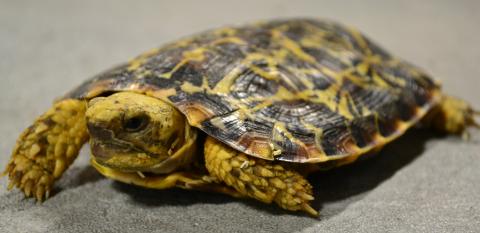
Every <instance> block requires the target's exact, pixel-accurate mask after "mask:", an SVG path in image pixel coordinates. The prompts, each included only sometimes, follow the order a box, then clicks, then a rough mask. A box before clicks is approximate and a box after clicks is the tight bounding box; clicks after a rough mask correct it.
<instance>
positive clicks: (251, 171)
mask: <svg viewBox="0 0 480 233" xmlns="http://www.w3.org/2000/svg"><path fill="white" fill-rule="evenodd" d="M205 165H206V167H207V170H208V171H209V172H210V174H211V175H212V176H214V177H217V178H218V179H220V180H222V181H223V182H225V183H226V184H227V185H228V186H231V187H233V188H235V189H236V190H237V191H238V192H239V193H241V194H243V195H245V196H248V197H251V198H255V199H257V200H259V201H262V202H264V203H272V202H275V203H277V205H279V206H280V207H282V208H283V209H287V210H291V211H298V210H301V211H304V212H307V213H308V214H310V215H312V216H318V212H317V211H316V210H314V209H313V208H312V207H311V206H310V204H309V203H310V202H311V201H312V200H313V199H314V198H313V196H312V195H313V194H312V186H311V185H310V183H309V182H308V181H307V180H306V179H305V178H304V177H303V176H301V175H300V174H299V173H298V172H296V171H294V170H291V169H288V168H286V167H284V166H282V165H280V164H274V163H273V162H269V161H266V160H262V159H256V158H253V157H251V156H247V155H246V154H244V153H241V152H238V151H236V150H234V149H232V148H230V147H228V146H226V145H224V144H223V143H221V142H219V141H217V140H215V139H213V138H212V137H208V138H207V140H206V142H205Z"/></svg>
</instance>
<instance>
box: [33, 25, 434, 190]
mask: <svg viewBox="0 0 480 233" xmlns="http://www.w3.org/2000/svg"><path fill="white" fill-rule="evenodd" d="M438 90H439V84H438V83H436V82H435V81H434V80H432V79H430V77H429V76H428V75H427V74H426V73H425V72H423V71H422V70H421V69H419V68H417V67H415V66H413V65H411V64H408V63H407V62H405V61H403V60H401V59H399V58H396V57H394V56H392V55H390V54H389V53H388V52H386V51H385V50H384V49H383V48H381V47H380V46H378V45H377V44H375V43H374V42H372V40H370V39H368V38H367V37H365V36H364V35H362V34H361V33H360V32H359V31H357V30H356V29H353V28H350V27H346V26H343V25H340V24H336V23H333V22H330V21H327V20H315V19H289V20H273V21H265V22H262V23H257V24H250V25H246V26H240V27H225V28H220V29H216V30H211V31H207V32H204V33H200V34H197V35H194V36H192V37H189V38H186V39H182V40H180V41H177V42H174V43H171V44H168V45H166V46H164V47H161V48H159V49H155V50H151V51H149V52H147V53H145V54H143V55H140V56H138V57H137V58H135V59H133V60H132V61H130V63H129V64H126V65H121V66H118V67H116V68H114V69H112V70H110V71H108V72H106V73H103V74H101V75H99V76H97V77H94V78H93V79H91V80H89V81H87V82H86V83H84V84H83V85H81V86H80V87H78V88H77V89H75V90H73V91H72V92H70V93H69V94H68V95H67V96H66V98H78V99H85V98H86V99H90V98H92V97H95V96H99V95H106V94H108V93H111V92H116V91H136V92H140V93H145V94H147V95H151V96H154V97H157V98H159V99H161V100H164V101H167V102H168V103H171V104H172V105H174V106H176V107H177V108H178V109H179V110H180V111H181V112H182V113H183V114H185V116H186V117H187V119H188V121H189V123H190V124H191V125H193V126H195V127H198V128H200V129H201V130H203V131H204V132H205V133H206V134H208V135H211V136H212V137H214V138H216V139H218V140H219V141H222V142H223V143H225V144H227V145H229V146H230V147H232V148H234V149H236V150H238V151H240V152H244V153H246V154H249V155H252V156H256V157H259V158H263V159H269V160H273V159H274V160H282V161H288V162H300V163H307V162H309V163H315V162H325V161H328V160H334V159H342V158H346V157H348V156H351V158H352V159H356V158H357V157H358V156H359V155H361V154H364V153H366V152H369V151H372V150H375V149H377V148H380V147H381V146H383V145H384V144H385V143H387V142H389V141H391V140H393V139H395V138H396V137H398V136H399V135H401V134H402V133H403V132H404V131H405V130H406V129H408V128H409V127H410V126H412V125H413V124H415V123H416V122H417V121H418V120H419V119H420V118H421V117H422V116H423V115H424V114H425V113H426V112H427V111H428V110H429V109H430V108H431V106H433V105H434V104H435V102H436V101H438V94H437V93H438V92H439V91H438ZM29 153H30V154H32V155H34V154H35V153H38V152H37V151H36V149H35V147H32V149H31V151H30V152H29ZM245 188H246V189H248V187H245Z"/></svg>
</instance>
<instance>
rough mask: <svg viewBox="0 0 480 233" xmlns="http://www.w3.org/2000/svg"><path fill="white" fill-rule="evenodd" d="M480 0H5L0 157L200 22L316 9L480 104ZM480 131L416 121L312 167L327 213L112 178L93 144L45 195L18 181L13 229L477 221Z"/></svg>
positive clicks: (9, 228)
mask: <svg viewBox="0 0 480 233" xmlns="http://www.w3.org/2000/svg"><path fill="white" fill-rule="evenodd" d="M479 12H480V4H479V2H478V1H477V2H476V1H398V2H390V3H387V1H352V2H347V1H331V2H324V1H260V0H256V1H248V0H240V1H229V2H228V3H227V1H191V2H186V1H172V2H162V1H155V2H154V1H141V2H140V1H137V2H134V1H131V2H127V1H116V0H115V1H113V0H112V1H95V0H91V1H61V0H59V1H31V2H23V1H1V2H0V80H1V84H0V117H1V118H0V119H1V121H0V152H1V153H0V167H1V168H2V169H3V167H5V164H6V162H7V160H8V158H9V156H10V152H11V149H12V147H13V145H14V143H15V140H16V137H17V136H18V134H19V133H20V132H21V131H22V130H23V129H24V128H25V127H26V126H28V125H29V124H30V123H31V122H32V120H33V119H34V118H35V117H36V116H37V115H39V114H41V113H42V112H43V111H44V110H46V109H47V108H48V107H49V106H50V103H51V101H52V100H53V99H54V98H55V97H58V96H60V95H62V94H63V93H65V92H66V91H67V90H69V89H70V88H72V87H74V86H75V85H78V84H79V83H80V82H82V80H84V79H86V78H88V77H90V76H92V75H94V74H96V73H98V72H101V71H102V70H104V69H106V68H109V67H111V66H112V65H115V64H118V63H122V62H124V61H126V60H127V59H129V58H132V57H133V56H135V55H137V54H139V53H140V52H142V51H145V50H148V49H150V48H152V47H156V46H158V45H161V44H162V43H165V42H168V41H171V40H175V39H177V38H179V37H182V36H186V35H189V34H191V33H194V32H198V31H202V30H205V29H209V28H213V27H217V26H220V25H225V24H239V23H244V22H249V21H252V20H254V19H268V18H274V17H290V16H315V17H325V18H330V19H335V20H338V21H341V22H343V23H347V24H350V25H354V26H356V27H358V28H360V29H361V30H362V31H363V32H365V33H366V34H367V35H369V36H370V37H371V38H373V39H374V41H377V42H379V43H380V44H381V45H383V46H384V47H386V48H387V49H388V50H390V51H391V52H392V53H394V54H396V55H398V56H401V57H403V58H405V59H407V60H409V61H411V62H413V63H415V64H417V65H419V66H421V67H423V68H425V69H426V70H428V71H429V72H430V73H431V74H432V75H434V76H435V77H436V78H437V79H439V80H441V81H442V82H443V83H444V86H445V90H446V91H447V92H449V93H451V94H453V95H457V96H461V97H462V98H465V99H466V100H468V101H469V102H471V103H472V104H473V105H474V106H476V107H477V109H478V108H480V79H479V75H480V65H479V61H480V46H479V41H480V30H479V25H478V24H479V23H480V13H479ZM479 149H480V132H479V131H478V130H477V131H475V130H472V140H471V141H469V142H465V141H462V140H461V139H459V138H457V137H453V136H446V137H441V136H438V135H434V134H431V133H429V132H427V131H418V130H417V131H411V132H409V133H408V134H407V135H406V136H405V137H402V138H401V139H400V140H398V141H396V142H395V143H392V144H391V145H389V146H387V147H386V148H385V150H383V152H382V153H381V154H380V156H378V157H376V158H373V159H371V160H368V161H365V162H363V163H359V164H355V165H353V166H350V167H345V168H342V169H339V170H335V171H331V172H327V173H324V174H318V175H315V176H313V177H311V179H310V180H311V181H312V182H313V183H314V186H315V189H316V197H317V201H316V202H315V205H314V206H315V208H318V209H320V210H321V217H320V218H319V219H313V218H309V217H306V216H304V215H293V214H290V213H287V212H284V211H282V210H279V209H278V208H277V207H274V206H267V205H263V204H260V203H257V202H255V201H248V200H247V201H246V200H236V199H232V198H229V197H226V196H222V195H217V194H205V193H199V192H187V191H182V190H167V191H155V190H145V189H141V188H135V187H131V186H128V185H124V184H120V183H116V182H112V181H111V180H107V179H104V178H102V177H101V176H100V175H99V174H98V173H97V172H96V171H95V170H93V169H92V168H91V167H90V166H88V156H89V155H88V154H89V153H88V148H85V149H84V150H83V151H82V153H81V155H80V158H79V159H78V160H77V161H76V162H75V164H74V165H73V167H71V168H70V169H69V170H68V171H67V173H66V174H65V175H64V176H63V178H62V179H61V180H60V181H59V182H58V184H57V186H56V194H55V195H54V196H53V197H52V198H51V199H49V200H48V201H46V202H45V203H43V204H36V203H35V202H34V201H33V200H30V199H28V200H27V199H24V198H23V195H22V194H21V193H19V192H18V191H17V190H15V191H12V192H7V191H6V184H7V182H6V179H5V178H2V179H0V232H134V231H137V230H139V231H156V232H176V231H181V232H193V231H196V232H218V231H223V232H272V231H275V232H297V231H299V232H300V231H303V232H319V231H325V232H339V231H352V232H385V231H388V232H478V231H480V202H479V200H480V181H479V179H480V157H479V156H480V155H479V151H480V150H479Z"/></svg>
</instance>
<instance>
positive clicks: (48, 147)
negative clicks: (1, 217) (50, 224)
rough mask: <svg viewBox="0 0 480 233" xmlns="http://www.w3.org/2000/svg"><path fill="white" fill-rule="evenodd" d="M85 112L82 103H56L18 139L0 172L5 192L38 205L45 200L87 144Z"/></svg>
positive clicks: (68, 100)
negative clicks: (20, 193)
mask: <svg viewBox="0 0 480 233" xmlns="http://www.w3.org/2000/svg"><path fill="white" fill-rule="evenodd" d="M85 111H86V102H85V101H82V100H75V99H66V100H62V101H59V102H57V103H55V104H54V105H53V107H52V108H50V109H49V110H48V111H47V112H46V113H44V114H43V115H41V116H40V117H38V118H37V119H36V120H35V122H34V123H33V125H31V126H30V127H28V128H27V129H26V130H25V131H24V132H23V133H22V134H21V135H20V137H19V138H18V140H17V144H16V146H15V148H14V150H13V153H12V157H11V159H10V162H9V163H8V165H7V167H6V169H5V171H4V172H3V175H7V174H8V177H9V179H10V183H9V185H8V189H9V190H10V189H12V188H13V187H14V186H16V187H18V188H19V189H20V190H22V191H23V192H24V193H25V195H26V196H27V197H30V196H32V195H33V196H34V197H36V198H37V200H39V201H41V200H43V199H44V198H48V197H49V195H50V190H51V189H52V186H53V183H54V182H55V180H57V179H58V178H60V176H61V175H62V174H63V172H64V171H65V169H67V168H68V166H70V164H71V163H72V162H73V161H74V160H75V158H76V157H77V155H78V152H79V150H80V148H81V147H82V145H83V144H84V143H85V142H86V141H87V140H88V133H87V128H86V122H85Z"/></svg>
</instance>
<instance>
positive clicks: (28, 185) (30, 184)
mask: <svg viewBox="0 0 480 233" xmlns="http://www.w3.org/2000/svg"><path fill="white" fill-rule="evenodd" d="M24 187H25V189H24V191H25V196H27V197H30V196H31V195H32V190H33V182H32V181H31V180H28V181H27V182H25V185H24Z"/></svg>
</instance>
